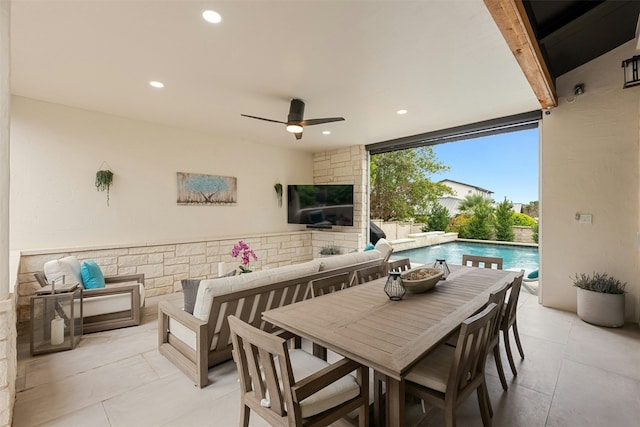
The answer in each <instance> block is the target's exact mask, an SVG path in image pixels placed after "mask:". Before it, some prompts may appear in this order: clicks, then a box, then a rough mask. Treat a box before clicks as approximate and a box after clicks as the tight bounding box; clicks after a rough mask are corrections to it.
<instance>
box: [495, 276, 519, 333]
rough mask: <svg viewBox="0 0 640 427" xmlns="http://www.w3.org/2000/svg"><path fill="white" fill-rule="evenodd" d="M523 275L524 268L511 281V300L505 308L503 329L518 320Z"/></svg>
mask: <svg viewBox="0 0 640 427" xmlns="http://www.w3.org/2000/svg"><path fill="white" fill-rule="evenodd" d="M523 277H524V270H520V274H518V276H516V278H515V279H514V280H513V282H512V283H511V291H510V292H509V300H508V301H507V304H506V308H505V309H504V316H503V319H502V325H501V328H502V329H509V327H511V325H513V324H514V322H515V321H516V309H517V308H518V298H519V297H520V288H521V287H522V278H523Z"/></svg>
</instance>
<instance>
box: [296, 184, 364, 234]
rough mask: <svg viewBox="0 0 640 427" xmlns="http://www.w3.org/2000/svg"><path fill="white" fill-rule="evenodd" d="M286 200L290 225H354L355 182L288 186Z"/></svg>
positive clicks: (325, 226) (320, 226) (319, 226)
mask: <svg viewBox="0 0 640 427" xmlns="http://www.w3.org/2000/svg"><path fill="white" fill-rule="evenodd" d="M287 200H288V203H287V214H288V223H289V224H306V225H307V226H308V227H316V228H331V227H332V226H334V225H339V226H353V185H350V184H330V185H289V186H288V188H287Z"/></svg>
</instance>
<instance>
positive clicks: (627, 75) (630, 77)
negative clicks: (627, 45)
mask: <svg viewBox="0 0 640 427" xmlns="http://www.w3.org/2000/svg"><path fill="white" fill-rule="evenodd" d="M638 61H640V56H639V55H636V56H634V57H633V58H629V59H625V60H624V61H622V68H623V69H624V86H623V87H622V88H623V89H626V88H628V87H632V86H636V85H639V84H640V78H638Z"/></svg>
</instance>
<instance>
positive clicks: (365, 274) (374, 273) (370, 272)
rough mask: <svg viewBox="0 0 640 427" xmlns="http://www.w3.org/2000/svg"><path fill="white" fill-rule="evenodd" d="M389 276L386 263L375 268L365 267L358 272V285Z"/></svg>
mask: <svg viewBox="0 0 640 427" xmlns="http://www.w3.org/2000/svg"><path fill="white" fill-rule="evenodd" d="M386 275H387V268H386V266H385V264H384V263H382V264H380V265H374V266H373V267H365V268H361V269H360V270H356V285H362V284H363V283H367V282H370V281H372V280H376V279H379V278H381V277H384V276H386Z"/></svg>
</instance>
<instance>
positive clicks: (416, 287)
mask: <svg viewBox="0 0 640 427" xmlns="http://www.w3.org/2000/svg"><path fill="white" fill-rule="evenodd" d="M443 274H444V272H443V271H442V270H440V269H438V268H424V267H420V268H414V269H412V270H409V271H406V272H404V273H402V275H401V276H400V277H402V283H403V285H404V287H405V288H406V290H407V291H408V292H411V293H414V294H419V293H420V292H426V291H428V290H429V289H432V288H433V287H434V286H435V285H436V284H437V283H438V282H439V281H440V279H441V278H442V275H443Z"/></svg>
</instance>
